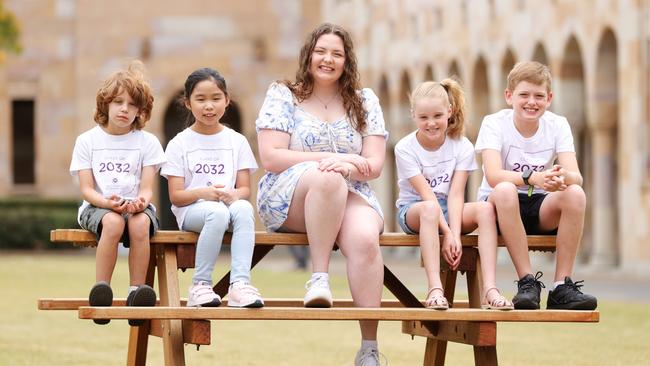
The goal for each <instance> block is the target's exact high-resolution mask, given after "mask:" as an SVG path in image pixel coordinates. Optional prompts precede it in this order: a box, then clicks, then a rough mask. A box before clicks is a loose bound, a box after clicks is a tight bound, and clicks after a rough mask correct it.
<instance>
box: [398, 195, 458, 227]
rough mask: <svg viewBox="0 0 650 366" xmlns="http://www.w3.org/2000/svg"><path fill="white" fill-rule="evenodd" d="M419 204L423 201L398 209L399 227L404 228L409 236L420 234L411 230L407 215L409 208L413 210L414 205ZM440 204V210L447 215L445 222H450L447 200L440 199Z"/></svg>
mask: <svg viewBox="0 0 650 366" xmlns="http://www.w3.org/2000/svg"><path fill="white" fill-rule="evenodd" d="M418 202H422V201H413V202H410V203H407V204H405V205H402V206H400V207H399V208H398V209H397V223H398V224H399V227H400V228H402V231H404V232H405V233H407V234H411V235H414V234H417V233H418V232H417V231H415V230H413V229H411V228H410V227H409V226H408V225H407V224H406V213H407V212H408V210H409V208H411V206H412V205H413V204H415V203H418ZM438 204H439V205H440V209H442V214H443V215H445V220H447V222H449V213H448V212H447V198H443V197H438Z"/></svg>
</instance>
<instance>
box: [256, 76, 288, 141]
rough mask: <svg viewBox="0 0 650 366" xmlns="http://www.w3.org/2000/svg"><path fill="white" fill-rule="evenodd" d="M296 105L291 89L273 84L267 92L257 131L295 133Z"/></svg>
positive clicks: (258, 119) (257, 122) (279, 84)
mask: <svg viewBox="0 0 650 366" xmlns="http://www.w3.org/2000/svg"><path fill="white" fill-rule="evenodd" d="M294 111H295V105H294V103H293V94H292V93H291V90H289V88H288V87H287V86H286V85H284V84H281V83H277V82H276V83H273V84H271V86H269V89H268V90H267V91H266V97H265V98H264V103H263V104H262V108H261V109H260V113H259V115H258V116H257V120H256V121H255V129H256V130H257V131H258V132H259V130H263V129H269V130H277V131H282V132H286V133H289V134H291V133H293V128H294V120H293V114H294Z"/></svg>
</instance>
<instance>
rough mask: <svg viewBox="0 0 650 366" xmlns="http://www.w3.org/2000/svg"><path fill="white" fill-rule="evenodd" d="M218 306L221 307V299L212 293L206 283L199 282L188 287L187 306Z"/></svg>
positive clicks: (210, 287)
mask: <svg viewBox="0 0 650 366" xmlns="http://www.w3.org/2000/svg"><path fill="white" fill-rule="evenodd" d="M219 305H221V297H220V296H219V295H217V294H215V293H214V290H212V286H210V285H209V284H208V283H207V282H199V283H197V284H196V285H193V286H192V287H190V291H189V296H188V297H187V306H191V307H217V306H219Z"/></svg>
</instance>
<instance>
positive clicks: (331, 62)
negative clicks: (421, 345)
mask: <svg viewBox="0 0 650 366" xmlns="http://www.w3.org/2000/svg"><path fill="white" fill-rule="evenodd" d="M256 128H257V131H258V135H257V136H258V145H259V150H260V159H261V162H262V165H263V167H264V169H265V170H266V172H267V173H266V175H265V176H264V177H262V179H261V181H260V183H259V190H258V197H257V205H258V211H259V214H260V217H261V218H262V221H263V222H264V224H265V225H266V227H267V230H269V231H284V232H301V233H307V237H308V240H309V248H310V252H311V264H312V276H311V279H310V280H309V281H308V282H307V286H306V287H307V293H306V295H305V298H304V304H305V306H306V307H330V306H332V293H331V291H330V288H329V275H328V270H329V260H330V255H331V252H332V248H333V247H334V245H335V244H336V245H337V246H338V247H339V248H340V249H341V253H343V255H344V256H345V257H346V258H347V273H348V279H349V283H350V290H351V293H352V297H353V299H354V302H355V304H356V306H359V307H379V306H380V305H381V291H382V287H383V286H382V285H383V260H382V257H381V252H380V250H379V234H380V233H381V232H382V230H383V227H384V219H383V214H382V211H381V207H380V206H379V202H378V200H377V198H376V196H375V194H374V192H373V191H372V189H371V188H370V185H369V184H368V181H369V180H371V179H375V178H377V177H379V175H380V173H381V169H382V166H383V164H384V155H385V150H386V138H387V136H388V134H387V132H386V130H385V129H384V118H383V115H382V112H381V107H380V106H379V101H378V99H377V96H376V95H375V94H374V93H373V92H372V90H370V89H361V88H360V86H359V73H358V70H357V61H356V57H355V55H354V49H353V46H352V39H351V37H350V35H349V34H348V32H347V31H345V30H344V29H343V28H341V27H339V26H336V25H332V24H323V25H321V26H319V27H318V28H316V29H315V30H314V31H313V32H312V33H311V34H310V35H309V37H308V38H307V42H306V43H305V45H304V46H303V47H302V50H301V52H300V61H299V69H298V71H297V72H296V80H295V81H283V82H276V83H273V84H272V85H271V86H270V87H269V89H268V91H267V94H266V99H265V101H264V105H263V106H262V109H261V110H260V113H259V117H258V119H257V121H256ZM360 323H361V336H362V346H361V349H360V350H359V352H358V353H357V357H356V359H355V364H357V365H375V364H378V362H379V352H378V351H377V341H376V337H377V322H376V321H361V322H360Z"/></svg>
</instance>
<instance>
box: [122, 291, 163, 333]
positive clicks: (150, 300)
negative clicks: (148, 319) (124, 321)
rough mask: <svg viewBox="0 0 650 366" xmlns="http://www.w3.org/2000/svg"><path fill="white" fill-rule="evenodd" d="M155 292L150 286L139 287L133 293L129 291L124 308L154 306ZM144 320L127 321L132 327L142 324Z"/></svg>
mask: <svg viewBox="0 0 650 366" xmlns="http://www.w3.org/2000/svg"><path fill="white" fill-rule="evenodd" d="M155 305H156V291H154V290H153V289H152V288H151V286H148V285H140V286H138V288H137V289H136V290H135V291H131V293H130V294H129V296H127V297H126V306H155ZM144 321H145V319H129V325H130V326H133V327H137V326H140V325H142V324H144Z"/></svg>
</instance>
